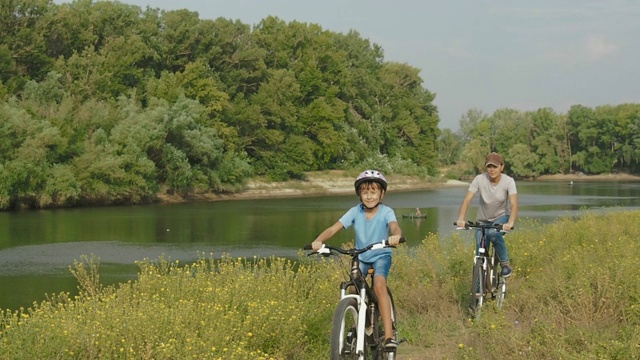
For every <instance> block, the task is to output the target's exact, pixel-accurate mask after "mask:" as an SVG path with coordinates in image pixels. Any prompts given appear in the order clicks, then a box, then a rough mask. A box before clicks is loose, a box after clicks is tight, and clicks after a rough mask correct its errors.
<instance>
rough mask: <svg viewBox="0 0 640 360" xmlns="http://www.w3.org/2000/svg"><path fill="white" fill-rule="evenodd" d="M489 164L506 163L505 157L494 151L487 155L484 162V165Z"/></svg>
mask: <svg viewBox="0 0 640 360" xmlns="http://www.w3.org/2000/svg"><path fill="white" fill-rule="evenodd" d="M487 165H495V166H500V165H504V158H502V155H500V154H498V153H495V152H492V153H490V154H489V155H487V159H486V161H485V162H484V166H487Z"/></svg>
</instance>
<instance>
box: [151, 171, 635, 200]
mask: <svg viewBox="0 0 640 360" xmlns="http://www.w3.org/2000/svg"><path fill="white" fill-rule="evenodd" d="M388 180H389V191H392V192H401V191H414V190H428V189H436V188H442V187H455V186H458V187H463V186H468V185H469V182H465V181H459V180H444V179H442V180H435V181H433V180H425V179H420V178H418V177H414V176H402V175H391V176H389V179H388ZM532 180H533V181H549V182H552V181H557V182H560V181H566V182H571V181H574V182H582V181H640V176H636V175H630V174H625V173H619V174H602V175H584V174H556V175H543V176H539V177H537V178H535V179H532ZM353 192H354V190H353V177H352V176H349V175H348V174H347V173H346V172H344V171H340V170H331V171H323V172H312V173H308V174H307V179H306V180H291V181H286V182H266V181H262V180H252V181H250V182H249V184H247V188H246V190H244V191H242V192H239V193H235V194H196V195H191V196H187V197H183V196H179V195H166V194H162V195H158V202H160V203H181V202H190V201H229V200H252V199H271V198H288V197H312V196H335V195H348V194H353Z"/></svg>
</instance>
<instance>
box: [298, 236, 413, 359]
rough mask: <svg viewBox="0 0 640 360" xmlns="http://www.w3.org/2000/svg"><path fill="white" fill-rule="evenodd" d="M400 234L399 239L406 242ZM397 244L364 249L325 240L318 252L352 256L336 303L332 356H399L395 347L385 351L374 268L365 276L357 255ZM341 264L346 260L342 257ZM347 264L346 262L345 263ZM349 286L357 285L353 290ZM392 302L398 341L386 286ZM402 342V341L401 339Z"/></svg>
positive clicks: (383, 244)
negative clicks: (339, 246) (374, 281)
mask: <svg viewBox="0 0 640 360" xmlns="http://www.w3.org/2000/svg"><path fill="white" fill-rule="evenodd" d="M405 241H406V240H405V238H401V239H400V242H401V243H403V242H405ZM386 247H394V246H390V245H388V244H387V242H386V240H383V241H381V242H379V243H375V244H371V245H369V246H367V247H365V248H363V249H356V248H351V249H341V248H337V247H333V246H330V245H326V244H323V246H322V248H320V250H318V251H317V252H315V251H314V252H313V253H311V254H309V255H313V254H320V255H323V256H331V255H340V254H342V255H348V256H350V257H351V267H350V269H348V270H347V269H345V270H347V273H348V280H346V281H343V282H342V283H341V284H340V302H339V303H338V306H337V307H336V311H335V313H334V316H333V322H332V328H331V359H332V360H338V359H359V360H363V359H385V360H393V359H395V358H396V351H395V350H394V351H386V350H385V348H384V340H385V338H386V337H385V334H384V325H383V323H382V318H381V317H380V311H379V309H378V300H377V297H376V294H375V292H374V291H373V280H374V274H373V269H369V272H368V273H367V274H366V275H365V276H363V274H362V273H361V271H360V261H359V260H358V255H360V254H362V253H364V252H366V251H369V250H376V249H384V248H386ZM304 249H305V250H311V245H305V246H304ZM340 264H343V262H342V261H340ZM343 265H344V264H343ZM350 289H357V293H352V292H353V291H352V290H350ZM387 292H388V294H389V300H390V302H391V320H392V322H393V332H394V333H393V337H394V339H395V340H396V341H397V340H398V333H397V329H396V312H395V305H394V302H393V296H392V295H391V291H390V290H389V288H388V287H387ZM401 342H402V341H401Z"/></svg>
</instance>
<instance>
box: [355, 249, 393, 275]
mask: <svg viewBox="0 0 640 360" xmlns="http://www.w3.org/2000/svg"><path fill="white" fill-rule="evenodd" d="M370 268H373V272H374V276H378V275H382V276H384V278H385V279H386V278H388V277H389V270H391V255H389V254H386V255H382V256H380V257H379V258H377V259H376V260H375V261H374V262H373V263H370V262H364V261H360V271H362V275H364V276H367V271H369V269H370Z"/></svg>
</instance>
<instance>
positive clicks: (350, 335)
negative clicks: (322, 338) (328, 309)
mask: <svg viewBox="0 0 640 360" xmlns="http://www.w3.org/2000/svg"><path fill="white" fill-rule="evenodd" d="M357 339H358V301H357V300H356V299H354V298H346V299H342V300H341V301H340V302H339V303H338V307H337V308H336V312H335V314H334V315H333V323H332V327H331V360H345V359H358V353H357V349H356V344H357ZM363 351H365V352H366V351H367V347H366V346H365V347H364V349H363ZM365 355H366V354H365Z"/></svg>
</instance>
